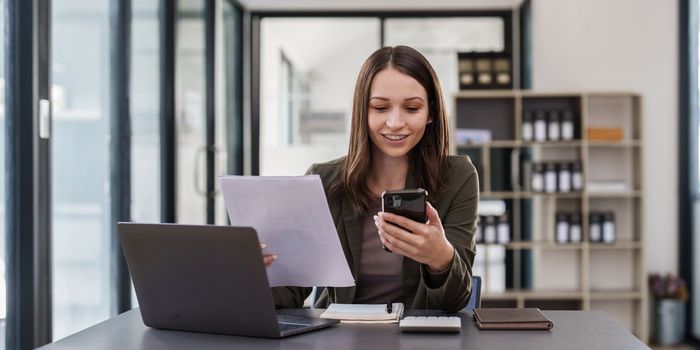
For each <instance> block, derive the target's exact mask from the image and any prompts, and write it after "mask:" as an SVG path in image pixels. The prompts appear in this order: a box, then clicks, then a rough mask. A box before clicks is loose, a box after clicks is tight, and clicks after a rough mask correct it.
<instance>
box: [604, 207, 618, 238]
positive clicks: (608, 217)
mask: <svg viewBox="0 0 700 350" xmlns="http://www.w3.org/2000/svg"><path fill="white" fill-rule="evenodd" d="M601 226H602V228H603V242H605V243H615V239H616V238H617V232H616V229H615V213H613V212H611V211H609V212H605V213H604V214H603V223H602V225H601Z"/></svg>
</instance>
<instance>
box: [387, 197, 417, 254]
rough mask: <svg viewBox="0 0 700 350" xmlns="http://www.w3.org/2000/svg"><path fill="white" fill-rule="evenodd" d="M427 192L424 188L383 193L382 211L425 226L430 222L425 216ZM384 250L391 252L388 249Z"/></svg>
mask: <svg viewBox="0 0 700 350" xmlns="http://www.w3.org/2000/svg"><path fill="white" fill-rule="evenodd" d="M425 201H426V191H425V190H424V189H422V188H418V189H411V190H400V191H384V193H382V211H383V212H387V213H392V214H395V215H400V216H403V217H406V218H409V219H411V220H413V221H417V222H420V223H421V224H424V223H425V222H426V221H428V218H427V216H426V214H425ZM384 250H386V251H387V252H391V250H390V249H389V248H387V247H384Z"/></svg>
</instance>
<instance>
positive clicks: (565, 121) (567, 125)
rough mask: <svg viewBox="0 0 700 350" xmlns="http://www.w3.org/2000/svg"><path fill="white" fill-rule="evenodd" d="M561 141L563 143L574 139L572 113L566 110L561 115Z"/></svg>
mask: <svg viewBox="0 0 700 350" xmlns="http://www.w3.org/2000/svg"><path fill="white" fill-rule="evenodd" d="M561 139H562V140H565V141H571V140H573V139H574V113H573V112H572V111H571V110H568V109H566V110H564V111H563V112H562V114H561Z"/></svg>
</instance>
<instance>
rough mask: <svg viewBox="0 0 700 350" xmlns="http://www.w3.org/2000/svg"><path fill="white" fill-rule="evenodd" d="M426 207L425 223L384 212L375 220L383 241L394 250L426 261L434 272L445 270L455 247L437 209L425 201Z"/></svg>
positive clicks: (423, 262) (376, 216) (421, 261)
mask: <svg viewBox="0 0 700 350" xmlns="http://www.w3.org/2000/svg"><path fill="white" fill-rule="evenodd" d="M426 211H427V212H426V214H427V216H428V223H426V224H423V223H420V222H416V221H413V220H411V219H408V218H406V217H403V216H399V215H395V214H392V213H385V212H380V213H378V214H377V215H375V216H374V223H375V225H377V229H378V230H379V238H380V239H381V240H382V243H383V244H384V246H386V247H387V248H389V249H391V251H392V252H394V253H397V254H401V255H403V256H405V257H408V258H411V259H413V260H415V261H417V262H419V263H422V264H426V265H428V268H429V269H430V270H431V271H433V272H439V271H444V270H446V269H447V268H449V267H450V265H451V264H452V258H453V257H454V247H453V246H452V244H451V243H450V242H449V241H448V240H447V237H445V230H444V229H443V228H442V222H440V216H439V215H438V212H437V210H435V208H433V206H432V205H430V203H426ZM392 224H393V225H392ZM396 225H398V226H396Z"/></svg>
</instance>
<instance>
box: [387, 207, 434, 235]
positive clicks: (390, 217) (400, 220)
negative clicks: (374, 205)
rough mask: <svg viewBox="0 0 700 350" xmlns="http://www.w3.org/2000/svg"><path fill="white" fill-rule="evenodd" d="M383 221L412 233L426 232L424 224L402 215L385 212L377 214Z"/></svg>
mask: <svg viewBox="0 0 700 350" xmlns="http://www.w3.org/2000/svg"><path fill="white" fill-rule="evenodd" d="M377 215H378V216H379V217H380V218H381V219H382V220H384V221H386V222H390V223H392V224H395V225H398V226H401V227H403V228H404V229H406V230H407V231H410V232H412V233H422V232H423V231H424V225H425V224H423V223H420V222H416V221H413V220H411V219H409V218H406V217H403V216H400V215H395V214H392V213H385V212H380V213H378V214H377Z"/></svg>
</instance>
